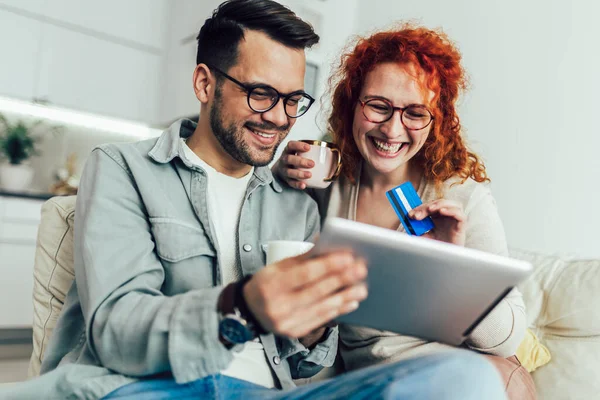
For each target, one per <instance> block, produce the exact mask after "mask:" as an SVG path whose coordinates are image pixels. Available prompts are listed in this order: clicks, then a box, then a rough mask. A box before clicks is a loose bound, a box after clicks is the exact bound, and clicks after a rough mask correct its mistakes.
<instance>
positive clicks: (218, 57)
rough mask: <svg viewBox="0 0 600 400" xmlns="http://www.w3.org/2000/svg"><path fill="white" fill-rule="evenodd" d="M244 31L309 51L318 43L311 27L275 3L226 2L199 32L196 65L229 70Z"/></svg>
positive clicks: (266, 0) (259, 0) (257, 0)
mask: <svg viewBox="0 0 600 400" xmlns="http://www.w3.org/2000/svg"><path fill="white" fill-rule="evenodd" d="M245 29H250V30H255V31H260V32H263V33H265V34H267V36H269V37H270V38H271V39H273V40H275V41H277V42H279V43H281V44H283V45H285V46H287V47H290V48H293V49H305V48H310V47H311V46H313V45H314V44H316V43H318V42H319V36H318V35H317V34H316V33H315V31H314V30H313V28H312V26H310V25H309V24H308V23H306V22H304V21H303V20H301V19H300V18H298V16H297V15H296V14H294V12H292V11H291V10H290V9H289V8H287V7H285V6H283V5H281V4H279V3H277V2H275V1H272V0H227V1H225V2H224V3H222V4H221V5H220V6H219V7H218V8H217V9H216V10H214V11H213V14H212V16H211V17H210V18H208V19H207V20H206V21H205V22H204V25H203V26H202V29H200V33H199V34H198V37H197V39H198V53H197V55H196V65H197V64H200V63H205V64H209V65H213V66H215V67H217V68H220V69H221V70H223V71H228V70H229V68H231V67H232V66H233V65H235V63H236V62H237V58H238V44H239V42H240V41H241V40H242V39H243V38H244V30H245Z"/></svg>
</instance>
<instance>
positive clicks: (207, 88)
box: [193, 64, 215, 104]
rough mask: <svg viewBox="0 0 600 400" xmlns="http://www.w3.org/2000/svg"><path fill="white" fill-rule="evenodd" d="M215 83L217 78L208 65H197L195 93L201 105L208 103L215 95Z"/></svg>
mask: <svg viewBox="0 0 600 400" xmlns="http://www.w3.org/2000/svg"><path fill="white" fill-rule="evenodd" d="M214 82H215V76H214V75H213V74H212V73H211V71H210V69H208V67H207V66H206V64H198V65H196V69H195V70H194V82H193V84H194V92H195V93H196V98H197V99H198V100H200V103H202V104H206V103H208V99H209V98H210V96H211V95H212V94H213V93H212V92H213V91H214V90H213V89H214V88H213V86H214Z"/></svg>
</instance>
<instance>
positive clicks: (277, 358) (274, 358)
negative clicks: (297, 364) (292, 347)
mask: <svg viewBox="0 0 600 400" xmlns="http://www.w3.org/2000/svg"><path fill="white" fill-rule="evenodd" d="M273 364H275V365H279V364H281V358H279V357H278V356H275V357H273Z"/></svg>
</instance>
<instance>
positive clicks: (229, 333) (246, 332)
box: [219, 315, 254, 344]
mask: <svg viewBox="0 0 600 400" xmlns="http://www.w3.org/2000/svg"><path fill="white" fill-rule="evenodd" d="M219 332H220V333H221V336H222V337H223V339H225V340H227V341H228V342H230V343H234V344H242V343H246V342H248V341H250V340H252V339H254V337H253V335H252V332H251V331H250V329H248V327H247V326H246V324H245V323H244V322H242V321H240V320H239V319H238V318H237V317H236V316H234V315H226V316H225V317H224V318H223V319H222V320H221V322H220V323H219Z"/></svg>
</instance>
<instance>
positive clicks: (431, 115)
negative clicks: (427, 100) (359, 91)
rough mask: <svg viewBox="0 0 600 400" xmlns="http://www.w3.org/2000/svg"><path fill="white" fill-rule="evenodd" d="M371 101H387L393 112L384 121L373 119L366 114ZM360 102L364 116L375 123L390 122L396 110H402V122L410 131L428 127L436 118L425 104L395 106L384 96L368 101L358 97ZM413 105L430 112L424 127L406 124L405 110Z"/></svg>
mask: <svg viewBox="0 0 600 400" xmlns="http://www.w3.org/2000/svg"><path fill="white" fill-rule="evenodd" d="M371 101H382V102H384V103H386V104H387V105H388V106H390V108H391V109H392V112H391V113H390V115H389V116H388V117H387V118H386V119H384V120H383V121H373V120H371V119H369V117H367V114H365V106H366V105H367V103H369V102H371ZM358 102H359V103H360V105H361V107H362V113H363V116H364V117H365V118H366V120H367V121H369V122H372V123H374V124H384V123H386V122H388V121H389V120H390V119H392V117H393V116H394V113H395V112H396V111H400V122H401V123H402V125H403V126H404V127H405V128H406V129H408V130H409V131H420V130H421V129H425V128H427V127H428V126H429V125H431V122H433V120H434V118H433V114H432V113H431V111H429V109H428V108H427V107H425V106H424V105H421V104H409V105H407V106H406V107H395V106H394V105H393V104H392V102H391V101H389V100H388V99H384V98H380V97H376V98H372V99H367V100H366V101H362V100H361V99H358ZM411 107H418V108H422V109H423V110H425V111H427V113H428V114H429V118H430V119H429V122H428V123H427V124H425V126H423V127H422V128H409V127H408V126H406V124H405V123H404V118H403V117H404V110H407V109H409V108H411Z"/></svg>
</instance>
